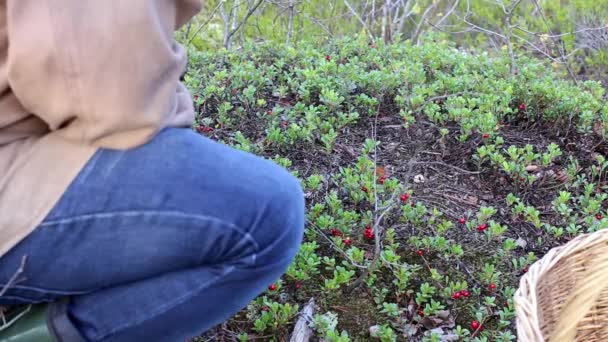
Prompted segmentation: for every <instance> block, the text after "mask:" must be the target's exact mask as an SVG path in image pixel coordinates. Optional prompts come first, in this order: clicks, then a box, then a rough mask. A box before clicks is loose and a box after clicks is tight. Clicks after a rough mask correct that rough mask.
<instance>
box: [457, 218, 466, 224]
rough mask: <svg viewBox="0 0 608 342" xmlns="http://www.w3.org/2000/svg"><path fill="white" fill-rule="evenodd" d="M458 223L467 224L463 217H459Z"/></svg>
mask: <svg viewBox="0 0 608 342" xmlns="http://www.w3.org/2000/svg"><path fill="white" fill-rule="evenodd" d="M458 223H460V224H465V223H467V219H465V218H464V217H461V218H459V219H458Z"/></svg>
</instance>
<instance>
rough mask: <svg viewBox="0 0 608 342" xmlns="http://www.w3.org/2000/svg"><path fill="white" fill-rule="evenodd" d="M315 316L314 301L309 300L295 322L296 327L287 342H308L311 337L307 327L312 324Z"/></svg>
mask: <svg viewBox="0 0 608 342" xmlns="http://www.w3.org/2000/svg"><path fill="white" fill-rule="evenodd" d="M314 314H315V299H314V298H310V300H309V301H308V303H307V304H306V306H304V309H302V312H300V317H298V320H297V321H296V325H295V327H294V328H293V334H291V339H290V340H289V342H308V341H310V339H311V337H312V336H313V331H312V329H311V328H310V327H309V326H308V324H309V323H310V322H312V318H313V315H314Z"/></svg>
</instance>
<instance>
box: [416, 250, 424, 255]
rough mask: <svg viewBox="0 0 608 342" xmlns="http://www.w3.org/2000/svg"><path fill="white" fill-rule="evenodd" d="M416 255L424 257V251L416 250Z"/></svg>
mask: <svg viewBox="0 0 608 342" xmlns="http://www.w3.org/2000/svg"><path fill="white" fill-rule="evenodd" d="M416 254H418V256H423V255H424V251H423V250H422V249H420V250H418V251H417V252H416Z"/></svg>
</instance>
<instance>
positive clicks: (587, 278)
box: [515, 229, 608, 342]
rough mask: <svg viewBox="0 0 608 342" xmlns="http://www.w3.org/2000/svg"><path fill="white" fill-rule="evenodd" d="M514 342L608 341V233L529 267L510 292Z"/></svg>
mask: <svg viewBox="0 0 608 342" xmlns="http://www.w3.org/2000/svg"><path fill="white" fill-rule="evenodd" d="M515 307H516V314H517V334H518V341H523V342H528V341H529V342H541V341H550V342H558V341H559V342H562V341H581V342H582V341H585V342H599V341H607V342H608V229H607V230H601V231H598V232H595V233H592V234H586V235H581V236H579V237H577V238H575V239H573V240H572V241H570V242H568V243H567V244H565V245H564V246H560V247H557V248H554V249H552V250H550V251H549V253H547V254H546V255H545V256H544V257H543V258H542V259H541V260H539V261H537V262H536V263H534V264H533V265H532V266H531V267H530V269H529V271H528V273H526V274H525V275H524V276H523V277H522V279H521V281H520V285H519V289H518V290H517V292H516V293H515Z"/></svg>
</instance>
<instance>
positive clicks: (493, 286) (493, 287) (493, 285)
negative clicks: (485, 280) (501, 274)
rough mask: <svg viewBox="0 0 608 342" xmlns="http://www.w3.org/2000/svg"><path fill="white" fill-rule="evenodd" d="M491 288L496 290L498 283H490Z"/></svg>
mask: <svg viewBox="0 0 608 342" xmlns="http://www.w3.org/2000/svg"><path fill="white" fill-rule="evenodd" d="M490 290H491V291H496V284H494V283H492V284H490Z"/></svg>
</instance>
